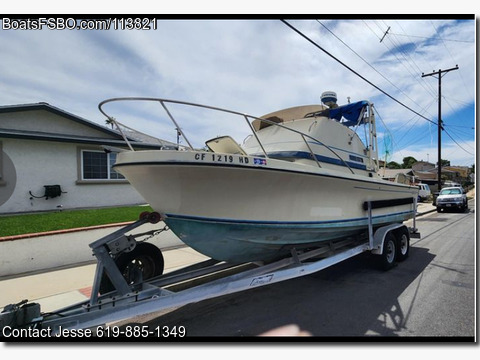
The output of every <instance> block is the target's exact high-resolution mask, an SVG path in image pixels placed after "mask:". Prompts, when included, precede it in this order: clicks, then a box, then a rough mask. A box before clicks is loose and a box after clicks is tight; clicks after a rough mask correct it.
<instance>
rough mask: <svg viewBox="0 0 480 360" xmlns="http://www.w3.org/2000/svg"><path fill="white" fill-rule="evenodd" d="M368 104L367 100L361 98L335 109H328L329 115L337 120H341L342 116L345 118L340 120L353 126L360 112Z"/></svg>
mask: <svg viewBox="0 0 480 360" xmlns="http://www.w3.org/2000/svg"><path fill="white" fill-rule="evenodd" d="M367 105H368V101H365V100H362V101H358V102H355V103H352V104H347V105H342V106H339V107H337V108H335V109H329V112H330V113H329V116H330V118H331V119H335V120H337V121H340V120H342V117H343V118H344V119H345V120H347V121H343V122H341V124H343V125H345V126H354V125H357V123H358V118H359V117H360V114H361V113H362V110H363V108H365V107H366V106H367ZM360 124H361V123H360Z"/></svg>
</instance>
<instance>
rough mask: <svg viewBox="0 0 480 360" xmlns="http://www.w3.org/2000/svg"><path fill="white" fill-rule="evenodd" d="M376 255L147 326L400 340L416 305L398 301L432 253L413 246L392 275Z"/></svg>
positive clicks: (192, 332)
mask: <svg viewBox="0 0 480 360" xmlns="http://www.w3.org/2000/svg"><path fill="white" fill-rule="evenodd" d="M372 257H373V255H370V254H369V253H365V254H361V255H359V256H356V257H354V258H352V259H349V260H347V261H344V262H342V263H340V264H337V265H335V266H332V267H330V268H327V269H326V270H323V271H320V272H318V273H315V274H312V275H309V276H305V277H301V278H297V279H293V280H288V281H285V282H282V283H277V284H272V285H268V286H264V287H261V288H257V289H252V290H248V291H245V292H242V293H238V294H233V295H227V296H222V297H219V298H216V299H210V300H205V301H202V302H199V303H195V304H189V305H186V306H184V307H182V308H180V309H177V310H175V311H173V312H170V313H168V314H165V315H163V316H160V317H158V318H155V319H154V320H151V321H149V322H148V323H145V324H144V325H149V326H150V328H154V327H156V326H158V325H161V326H168V327H173V326H177V327H178V326H184V327H185V328H186V330H187V336H202V337H217V336H228V337H231V336H234V337H242V336H254V335H258V334H261V333H263V332H265V331H267V330H270V329H273V328H276V327H279V326H283V325H286V324H297V325H299V327H300V328H301V329H302V330H306V331H308V332H310V333H311V334H312V335H313V336H319V337H336V338H337V339H338V338H341V337H363V336H365V335H377V336H396V331H400V330H402V329H403V328H404V325H405V323H406V321H407V320H408V316H409V313H410V310H411V308H412V306H414V302H415V296H414V298H413V299H412V300H411V301H410V304H409V305H408V307H407V308H402V307H401V306H400V304H399V302H398V298H399V296H400V294H402V292H403V291H404V290H405V289H406V288H407V287H408V286H410V285H411V284H412V283H413V282H414V280H415V279H417V278H418V277H419V276H421V274H422V271H423V270H424V269H425V268H426V267H427V265H428V264H430V262H431V261H432V260H433V258H434V255H432V254H430V253H429V252H428V250H427V249H423V248H415V247H411V249H410V256H409V258H408V259H407V260H406V261H404V262H402V263H400V264H399V265H398V266H396V267H394V268H393V269H391V270H390V271H388V272H383V271H380V270H378V269H377V268H376V267H375V266H374V265H373V263H374V262H373V259H372ZM387 323H388V324H389V325H388V326H387ZM212 340H214V339H212ZM238 340H240V339H238ZM340 340H341V339H340Z"/></svg>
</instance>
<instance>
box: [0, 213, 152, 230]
mask: <svg viewBox="0 0 480 360" xmlns="http://www.w3.org/2000/svg"><path fill="white" fill-rule="evenodd" d="M144 211H153V210H152V208H151V207H150V206H127V207H118V208H104V209H89V210H63V211H55V212H48V213H39V214H22V215H4V216H0V237H1V236H10V235H22V234H30V233H36V232H43V231H52V230H63V229H72V228H77V227H85V226H94V225H105V224H113V223H119V222H125V221H134V220H138V217H139V215H140V213H142V212H144Z"/></svg>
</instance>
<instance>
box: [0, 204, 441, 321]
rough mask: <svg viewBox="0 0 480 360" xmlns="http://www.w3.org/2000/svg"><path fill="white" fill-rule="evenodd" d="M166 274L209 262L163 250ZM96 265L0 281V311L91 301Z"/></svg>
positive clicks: (423, 209) (425, 209)
mask: <svg viewBox="0 0 480 360" xmlns="http://www.w3.org/2000/svg"><path fill="white" fill-rule="evenodd" d="M417 210H418V211H417V216H421V215H425V214H428V213H430V212H433V211H436V207H435V206H433V205H432V203H418V207H417ZM162 253H163V256H164V259H165V273H168V272H171V271H173V270H176V269H179V268H182V267H185V266H187V265H191V264H193V263H196V262H199V261H202V260H206V259H208V257H206V256H204V255H202V254H200V253H198V252H196V251H195V250H193V249H191V248H189V247H187V246H184V247H180V248H176V249H173V250H164V251H163V252H162ZM95 267H96V263H94V264H88V265H83V266H75V267H69V268H63V269H58V270H52V271H48V272H42V273H38V274H33V275H27V276H24V277H16V278H10V279H6V280H0V289H2V291H0V309H2V308H3V307H4V306H5V305H8V304H12V303H18V302H20V301H21V300H24V299H28V300H29V302H37V303H39V304H40V305H41V309H42V311H43V312H48V311H54V310H57V309H60V308H62V307H65V306H68V305H71V304H74V303H77V302H81V301H84V300H86V299H89V298H90V292H91V288H92V284H93V278H94V276H95Z"/></svg>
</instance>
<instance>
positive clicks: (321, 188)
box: [115, 151, 418, 262]
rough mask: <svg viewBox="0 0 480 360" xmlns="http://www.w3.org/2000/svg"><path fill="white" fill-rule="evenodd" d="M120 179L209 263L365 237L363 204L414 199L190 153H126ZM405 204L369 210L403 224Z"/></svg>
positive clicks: (400, 189)
mask: <svg viewBox="0 0 480 360" xmlns="http://www.w3.org/2000/svg"><path fill="white" fill-rule="evenodd" d="M115 170H117V171H119V172H120V173H122V174H123V175H124V176H125V177H126V178H127V179H128V180H129V182H130V183H131V184H132V185H133V186H134V187H135V188H136V189H137V191H138V192H139V193H140V194H141V195H142V196H143V197H144V198H145V199H146V201H148V202H149V203H150V205H151V206H152V208H153V209H154V210H155V211H158V212H160V213H162V214H163V215H164V216H165V222H166V223H167V224H168V225H169V227H170V228H171V229H172V231H173V232H174V233H175V234H176V235H177V236H178V237H179V238H180V239H181V240H182V241H183V242H185V243H186V244H187V245H189V246H190V247H192V248H193V249H196V250H197V251H199V252H201V253H203V254H205V255H207V256H210V257H212V258H214V259H218V260H225V261H232V262H244V261H257V260H270V259H273V258H275V257H278V256H282V255H283V254H285V253H288V252H290V249H291V248H292V247H296V248H302V247H310V246H314V245H315V244H318V243H320V242H322V241H328V240H332V239H337V238H342V237H345V236H350V235H356V234H358V233H361V232H365V230H366V227H367V225H368V214H367V211H366V210H364V208H363V205H364V203H365V202H366V201H377V200H395V199H405V198H411V199H414V198H415V197H416V196H417V195H416V194H417V191H418V190H417V189H416V188H414V187H410V186H406V185H402V184H396V183H391V182H386V181H383V180H381V179H378V178H376V177H372V178H368V177H365V176H361V175H354V174H346V173H344V172H336V171H332V170H325V169H322V168H314V167H311V166H305V165H302V164H295V163H289V162H285V161H282V160H274V159H264V158H258V157H253V156H242V155H230V154H227V155H225V154H215V153H208V152H205V153H203V152H194V151H191V152H190V151H136V152H123V153H120V154H119V155H118V157H117V163H116V165H115ZM414 211H415V209H414V204H413V201H412V203H410V204H403V205H396V206H389V207H382V208H379V209H374V210H373V224H374V226H380V225H383V224H389V223H394V222H402V221H405V220H407V219H409V218H411V217H413V214H414Z"/></svg>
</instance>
